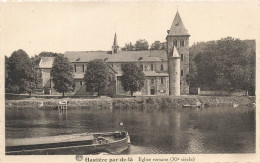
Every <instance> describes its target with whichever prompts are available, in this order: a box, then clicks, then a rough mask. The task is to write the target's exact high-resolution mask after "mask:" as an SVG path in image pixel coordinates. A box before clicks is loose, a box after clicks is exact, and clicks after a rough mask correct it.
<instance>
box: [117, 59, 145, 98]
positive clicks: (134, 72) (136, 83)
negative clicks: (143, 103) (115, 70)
mask: <svg viewBox="0 0 260 163" xmlns="http://www.w3.org/2000/svg"><path fill="white" fill-rule="evenodd" d="M122 72H123V75H122V77H121V81H122V86H123V88H124V90H125V91H127V92H128V91H130V93H131V96H133V92H136V91H138V90H141V88H142V87H143V86H144V80H145V78H144V73H143V72H142V70H141V68H139V67H138V66H137V65H136V64H133V63H126V64H123V65H122Z"/></svg>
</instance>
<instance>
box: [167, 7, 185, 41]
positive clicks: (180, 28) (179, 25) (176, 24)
mask: <svg viewBox="0 0 260 163" xmlns="http://www.w3.org/2000/svg"><path fill="white" fill-rule="evenodd" d="M169 35H170V36H176V35H189V33H188V30H187V29H186V28H185V26H184V24H183V22H182V20H181V17H180V14H179V12H178V11H177V13H176V15H175V18H174V20H173V22H172V26H171V28H170V32H169V33H168V36H169Z"/></svg>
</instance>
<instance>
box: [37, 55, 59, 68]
mask: <svg viewBox="0 0 260 163" xmlns="http://www.w3.org/2000/svg"><path fill="white" fill-rule="evenodd" d="M54 59H55V57H42V58H41V61H40V63H39V67H38V68H52V65H53V62H54Z"/></svg>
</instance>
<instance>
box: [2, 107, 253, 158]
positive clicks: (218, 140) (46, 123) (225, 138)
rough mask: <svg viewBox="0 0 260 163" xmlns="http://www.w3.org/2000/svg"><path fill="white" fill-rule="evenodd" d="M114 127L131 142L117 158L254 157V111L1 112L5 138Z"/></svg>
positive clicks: (102, 130) (100, 129) (244, 109)
mask: <svg viewBox="0 0 260 163" xmlns="http://www.w3.org/2000/svg"><path fill="white" fill-rule="evenodd" d="M120 122H123V123H124V127H125V130H127V131H128V132H129V135H130V138H131V142H132V144H131V146H130V148H129V150H127V151H125V152H124V153H123V154H158V153H167V154H170V153H172V154H180V153H213V154H214V153H254V152H255V110H254V109H252V108H248V107H238V108H231V107H210V108H205V109H183V110H178V111H177V110H164V111H147V110H146V111H140V110H98V111H89V110H84V109H75V110H68V111H67V113H59V111H57V110H38V109H22V110H21V109H7V110H6V138H25V137H38V136H50V135H61V134H75V133H83V132H106V131H115V130H120V129H121V128H120V125H119V123H120ZM68 154H69V153H68Z"/></svg>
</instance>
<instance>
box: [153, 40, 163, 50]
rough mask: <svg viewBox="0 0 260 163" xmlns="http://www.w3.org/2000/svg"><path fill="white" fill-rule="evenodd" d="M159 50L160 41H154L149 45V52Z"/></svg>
mask: <svg viewBox="0 0 260 163" xmlns="http://www.w3.org/2000/svg"><path fill="white" fill-rule="evenodd" d="M160 49H161V42H160V41H154V43H152V45H151V50H160Z"/></svg>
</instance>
